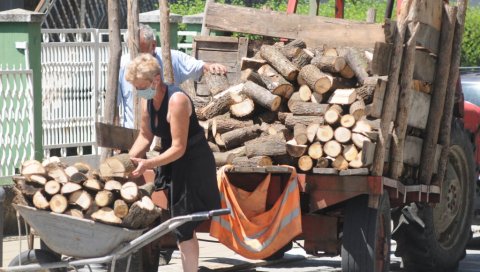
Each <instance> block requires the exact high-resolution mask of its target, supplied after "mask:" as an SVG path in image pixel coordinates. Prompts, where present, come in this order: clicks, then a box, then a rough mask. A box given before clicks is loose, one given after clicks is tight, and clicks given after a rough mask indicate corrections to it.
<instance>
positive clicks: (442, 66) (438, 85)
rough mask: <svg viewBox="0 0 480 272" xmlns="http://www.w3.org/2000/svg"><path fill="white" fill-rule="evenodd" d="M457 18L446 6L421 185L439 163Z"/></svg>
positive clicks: (455, 11) (423, 155) (450, 7)
mask: <svg viewBox="0 0 480 272" xmlns="http://www.w3.org/2000/svg"><path fill="white" fill-rule="evenodd" d="M456 18H457V8H456V7H452V6H450V5H448V4H445V5H444V10H443V16H442V29H441V32H440V42H439V44H440V47H439V50H438V59H437V67H436V71H435V81H434V83H433V93H432V100H431V102H430V112H429V114H428V120H427V128H426V129H425V133H426V135H425V138H424V139H423V146H422V157H421V160H420V168H419V169H420V173H419V180H420V183H422V184H427V185H428V184H430V183H431V180H432V175H433V169H434V165H435V164H436V163H438V162H436V161H435V152H436V149H437V143H438V133H439V130H440V121H441V119H442V113H443V110H444V106H445V96H446V92H447V81H448V73H449V72H450V60H451V57H452V43H453V34H454V30H455V22H456Z"/></svg>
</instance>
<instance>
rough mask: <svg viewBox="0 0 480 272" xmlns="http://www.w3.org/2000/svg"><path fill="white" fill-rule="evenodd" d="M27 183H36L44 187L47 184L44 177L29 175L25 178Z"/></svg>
mask: <svg viewBox="0 0 480 272" xmlns="http://www.w3.org/2000/svg"><path fill="white" fill-rule="evenodd" d="M27 179H28V181H30V182H35V183H38V184H40V185H45V183H47V178H46V177H45V176H42V175H35V174H33V175H30V176H29V177H27Z"/></svg>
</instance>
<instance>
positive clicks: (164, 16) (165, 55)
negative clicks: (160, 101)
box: [158, 0, 175, 85]
mask: <svg viewBox="0 0 480 272" xmlns="http://www.w3.org/2000/svg"><path fill="white" fill-rule="evenodd" d="M158 9H159V10H160V44H161V45H162V60H163V81H164V83H165V84H167V85H173V84H174V83H175V78H174V76H173V67H172V55H171V52H170V21H169V20H170V7H169V5H168V0H159V5H158Z"/></svg>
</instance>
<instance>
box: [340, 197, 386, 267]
mask: <svg viewBox="0 0 480 272" xmlns="http://www.w3.org/2000/svg"><path fill="white" fill-rule="evenodd" d="M390 237H391V222H390V200H389V198H388V194H387V193H386V192H385V193H384V194H383V195H382V196H380V200H379V206H378V209H373V208H369V207H368V196H367V195H362V196H359V197H356V198H354V199H352V200H350V201H349V202H348V203H347V206H346V209H345V222H344V225H343V238H342V253H341V254H342V255H341V256H342V271H347V272H387V271H390V270H389V267H390Z"/></svg>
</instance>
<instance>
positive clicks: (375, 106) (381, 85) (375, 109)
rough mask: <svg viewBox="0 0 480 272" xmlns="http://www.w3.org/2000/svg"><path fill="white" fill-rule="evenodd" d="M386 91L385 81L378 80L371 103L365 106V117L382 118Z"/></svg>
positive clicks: (384, 79)
mask: <svg viewBox="0 0 480 272" xmlns="http://www.w3.org/2000/svg"><path fill="white" fill-rule="evenodd" d="M386 89H387V79H386V78H380V79H379V82H378V84H377V87H376V88H375V92H374V93H373V101H372V103H371V104H369V105H367V106H366V110H367V115H369V116H371V117H374V118H380V117H381V116H382V108H383V98H384V97H385V90H386Z"/></svg>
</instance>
